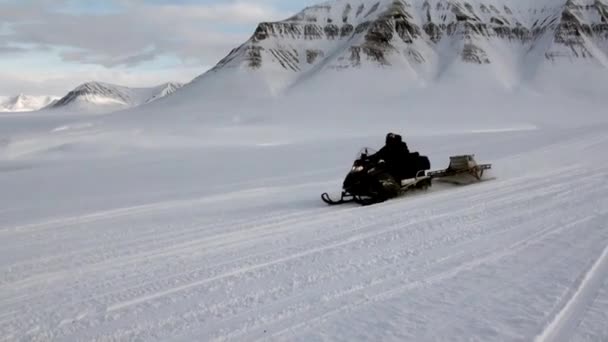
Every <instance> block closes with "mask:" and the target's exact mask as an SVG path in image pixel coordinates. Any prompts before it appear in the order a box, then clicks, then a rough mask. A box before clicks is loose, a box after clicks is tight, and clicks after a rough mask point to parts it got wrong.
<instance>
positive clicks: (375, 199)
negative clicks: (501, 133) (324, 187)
mask: <svg viewBox="0 0 608 342" xmlns="http://www.w3.org/2000/svg"><path fill="white" fill-rule="evenodd" d="M369 151H370V149H368V148H365V149H363V150H362V151H361V152H360V153H359V157H358V158H357V159H356V160H355V162H354V163H353V166H352V168H351V170H350V172H349V173H348V175H347V176H346V179H345V180H344V183H343V185H342V196H341V198H340V199H339V200H333V199H332V198H331V197H330V196H329V194H328V193H324V194H322V195H321V198H322V199H323V201H324V202H325V203H327V204H329V205H338V204H345V203H352V202H354V203H358V204H361V205H371V204H377V203H381V202H384V201H387V200H389V199H392V198H395V197H398V196H400V195H402V194H404V193H406V192H409V191H412V190H416V189H422V190H426V189H428V188H429V187H430V186H431V185H432V181H433V180H434V179H437V180H439V181H442V182H447V183H451V184H458V185H467V184H471V183H474V182H479V181H482V177H483V176H484V172H485V171H486V170H489V169H491V168H492V165H491V164H483V165H480V164H477V162H476V161H475V158H474V157H475V156H474V155H460V156H453V157H450V165H449V166H448V168H447V169H444V170H438V171H430V172H427V171H429V170H430V168H431V165H430V162H429V159H428V158H427V157H426V156H421V155H420V154H419V153H418V152H414V153H410V154H409V156H408V157H407V160H406V165H408V167H407V170H405V174H404V175H405V176H406V177H405V178H404V179H401V180H398V177H396V176H395V175H394V174H392V173H391V170H390V168H389V167H388V165H386V164H384V163H381V162H378V161H374V160H373V159H372V158H369V157H370V154H369Z"/></svg>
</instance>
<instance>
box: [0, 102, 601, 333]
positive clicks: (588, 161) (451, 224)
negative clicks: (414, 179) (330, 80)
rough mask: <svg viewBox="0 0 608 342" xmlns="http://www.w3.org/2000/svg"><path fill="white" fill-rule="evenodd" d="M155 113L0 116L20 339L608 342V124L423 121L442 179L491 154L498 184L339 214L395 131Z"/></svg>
mask: <svg viewBox="0 0 608 342" xmlns="http://www.w3.org/2000/svg"><path fill="white" fill-rule="evenodd" d="M509 100H511V99H509ZM598 100H599V99H598ZM564 103H566V102H565V101H564ZM527 105H530V104H529V103H528V104H527ZM482 107H483V106H482ZM160 108H162V107H160ZM537 109H538V108H537ZM150 114H151V116H150V120H148V121H145V122H144V121H141V122H139V123H138V124H135V123H134V122H136V121H130V120H127V119H128V118H129V117H130V116H131V115H133V116H135V117H137V115H138V114H137V113H136V112H132V113H126V112H125V113H120V114H117V115H115V116H113V115H110V116H107V117H104V120H99V121H90V120H89V119H87V118H88V117H85V119H83V120H77V118H74V117H72V116H63V117H62V116H56V117H53V119H49V118H48V117H47V116H41V115H25V116H18V117H3V118H0V120H2V125H1V126H2V127H3V129H2V136H3V137H7V138H3V139H4V141H5V143H3V144H0V151H2V155H3V157H2V160H1V161H0V187H2V189H3V192H2V194H3V195H2V196H0V207H1V208H2V210H1V211H0V236H1V238H0V274H1V276H0V279H1V280H0V308H1V309H0V335H1V336H3V339H5V340H21V339H26V340H136V339H140V340H146V341H156V340H175V341H182V340H183V341H189V340H248V341H251V340H258V339H259V340H289V341H293V340H302V341H310V340H338V341H353V340H447V339H449V340H471V339H473V340H484V341H492V340H497V341H505V340H534V339H537V340H539V341H549V340H556V339H557V340H561V339H568V338H572V339H575V340H603V339H606V338H607V337H608V335H607V331H606V328H605V318H606V315H605V313H606V312H608V306H607V305H608V297H607V294H608V281H607V280H608V269H607V267H606V265H607V263H608V257H607V256H606V255H607V252H606V251H607V248H608V247H607V246H608V231H607V230H606V229H605V228H606V222H608V221H607V219H608V210H607V208H608V200H607V199H608V196H607V195H608V187H607V185H608V182H606V180H607V179H608V159H607V158H606V157H605V153H604V151H605V150H606V148H608V134H607V133H608V122H606V121H604V122H601V120H600V119H599V118H594V116H593V115H589V117H590V118H591V119H590V120H589V122H592V123H591V124H589V123H587V121H585V120H584V117H581V116H578V117H577V119H578V122H579V124H578V125H570V124H569V123H567V122H566V121H563V122H562V124H561V125H560V120H563V118H562V117H561V116H555V117H551V119H550V120H549V119H547V117H549V116H544V115H541V114H539V115H538V116H537V117H535V118H532V117H528V119H529V122H532V121H535V125H534V126H530V125H522V124H521V122H520V120H519V119H518V118H517V117H512V118H502V119H500V120H499V115H496V116H494V115H487V116H486V117H485V122H486V123H491V125H489V124H486V127H485V129H481V128H480V127H479V125H473V124H472V123H470V122H472V121H463V122H462V123H461V124H460V125H457V124H455V123H450V121H449V120H447V121H446V122H447V123H444V124H440V123H437V124H436V125H435V127H437V130H436V131H433V129H432V127H427V128H428V129H427V130H426V131H421V132H415V131H414V130H413V129H412V130H411V134H409V133H410V129H409V128H407V125H405V123H406V122H409V120H408V119H403V120H402V121H398V122H399V124H398V127H401V130H403V133H404V134H405V135H406V137H407V141H408V144H409V145H410V147H411V148H412V149H414V150H418V151H420V152H422V153H424V154H426V155H429V156H430V158H431V161H432V163H433V168H434V169H440V168H443V167H446V166H447V163H448V161H449V156H450V155H455V154H463V153H475V154H476V155H477V159H478V161H479V162H484V163H485V162H490V163H492V164H493V165H494V171H493V174H492V175H491V176H493V177H496V179H495V180H492V181H487V182H483V183H480V184H475V185H470V186H466V187H458V186H453V185H447V184H441V183H436V184H435V185H434V187H433V188H432V189H431V190H429V191H428V192H421V193H417V194H412V195H408V196H405V197H403V198H401V199H398V200H394V201H391V202H387V203H384V204H380V205H376V206H372V207H364V208H361V207H356V206H344V207H337V208H330V207H327V206H326V205H325V204H323V203H322V202H321V200H320V198H319V195H320V194H321V193H322V192H324V191H327V190H330V191H333V192H336V191H338V190H339V187H340V183H341V179H342V177H343V176H344V173H345V172H346V171H347V170H348V169H349V166H350V162H351V161H352V158H353V157H354V156H355V154H356V152H357V150H358V149H359V148H360V147H362V146H371V147H375V148H377V147H379V145H380V144H381V143H382V140H383V135H382V134H381V133H380V132H381V129H385V130H386V129H387V127H377V128H375V129H372V130H371V132H368V131H367V130H365V129H364V128H363V126H361V123H360V122H358V121H354V122H352V123H345V124H344V125H343V127H342V129H341V130H338V129H337V128H336V126H333V125H330V126H331V129H329V128H327V132H325V131H324V130H323V129H317V130H314V129H312V128H311V127H309V126H307V125H302V124H301V122H298V121H291V124H290V121H289V120H287V119H285V118H280V119H276V120H275V121H266V122H265V123H263V124H260V123H239V124H229V125H228V124H220V123H218V124H215V125H214V126H211V124H210V123H207V124H201V125H200V127H198V130H193V127H191V126H192V125H185V126H188V127H181V126H180V125H179V124H176V125H173V126H168V124H169V123H170V122H173V120H174V119H175V115H168V116H164V117H163V115H161V113H150ZM260 115H261V114H260ZM449 115H453V114H449ZM469 115H472V114H470V113H469ZM475 115H477V116H478V117H480V118H481V117H483V110H480V111H479V112H476V113H475ZM435 116H436V117H441V116H448V115H446V114H445V113H439V112H436V113H435ZM119 118H122V120H119ZM178 118H179V116H178ZM178 122H179V121H178ZM119 123H120V124H119ZM154 126H157V127H156V129H153V128H154ZM296 127H298V130H299V131H301V130H305V134H298V133H297V132H298V130H296ZM357 128H358V134H354V133H353V132H354V131H355V130H356V129H357ZM448 128H449V129H448ZM189 129H190V130H189ZM376 131H377V132H376ZM198 133H201V134H202V135H197V134H198ZM300 133H302V132H300ZM330 133H331V134H330ZM427 133H428V134H427ZM433 133H434V134H433Z"/></svg>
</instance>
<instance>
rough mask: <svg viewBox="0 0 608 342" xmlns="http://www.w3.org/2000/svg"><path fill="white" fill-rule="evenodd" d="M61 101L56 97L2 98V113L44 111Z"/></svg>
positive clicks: (20, 96) (18, 96)
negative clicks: (45, 108) (43, 109)
mask: <svg viewBox="0 0 608 342" xmlns="http://www.w3.org/2000/svg"><path fill="white" fill-rule="evenodd" d="M57 99H59V98H58V97H55V96H30V95H24V94H19V95H17V96H14V97H0V112H32V111H36V110H39V109H42V108H44V107H46V106H48V105H50V104H52V103H53V102H54V101H56V100H57Z"/></svg>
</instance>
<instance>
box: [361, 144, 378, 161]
mask: <svg viewBox="0 0 608 342" xmlns="http://www.w3.org/2000/svg"><path fill="white" fill-rule="evenodd" d="M376 152H378V151H376V150H375V149H373V148H369V147H364V148H362V149H361V150H359V153H357V157H356V159H363V158H366V157H369V156H371V155H374V154H376Z"/></svg>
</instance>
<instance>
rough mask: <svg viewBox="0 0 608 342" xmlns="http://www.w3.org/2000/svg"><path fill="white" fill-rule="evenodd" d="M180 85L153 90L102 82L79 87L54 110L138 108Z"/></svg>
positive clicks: (98, 110)
mask: <svg viewBox="0 0 608 342" xmlns="http://www.w3.org/2000/svg"><path fill="white" fill-rule="evenodd" d="M181 87H182V84H180V83H165V84H162V85H159V86H156V87H152V88H128V87H123V86H118V85H113V84H108V83H102V82H89V83H85V84H82V85H80V86H78V87H77V88H76V89H74V90H72V91H70V92H69V93H68V94H67V95H66V96H64V97H62V98H61V99H59V100H58V101H57V102H56V103H54V104H53V105H52V108H54V109H57V108H63V109H68V110H70V109H72V110H89V111H97V112H103V111H113V110H119V109H125V108H131V107H136V106H139V105H142V104H145V103H149V102H152V101H155V100H158V99H160V98H163V97H165V96H168V95H170V94H172V93H174V92H175V91H176V90H177V89H179V88H181Z"/></svg>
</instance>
